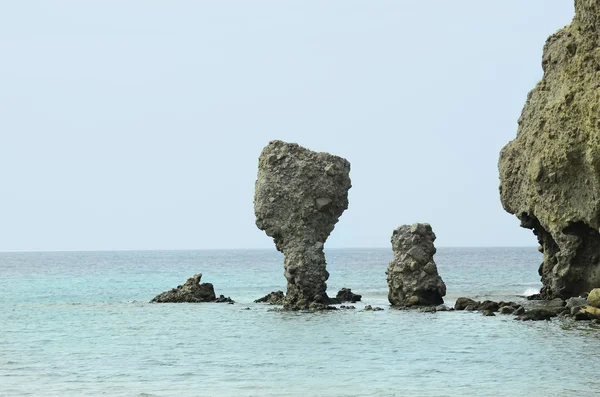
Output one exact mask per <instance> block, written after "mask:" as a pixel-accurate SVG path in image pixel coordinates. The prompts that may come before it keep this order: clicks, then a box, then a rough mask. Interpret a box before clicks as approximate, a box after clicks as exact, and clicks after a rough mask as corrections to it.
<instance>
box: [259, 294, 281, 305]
mask: <svg viewBox="0 0 600 397" xmlns="http://www.w3.org/2000/svg"><path fill="white" fill-rule="evenodd" d="M284 299H285V295H284V294H283V291H273V292H271V293H269V294H267V295H265V296H263V297H262V298H259V299H257V300H255V301H254V302H255V303H268V304H269V305H283V301H284Z"/></svg>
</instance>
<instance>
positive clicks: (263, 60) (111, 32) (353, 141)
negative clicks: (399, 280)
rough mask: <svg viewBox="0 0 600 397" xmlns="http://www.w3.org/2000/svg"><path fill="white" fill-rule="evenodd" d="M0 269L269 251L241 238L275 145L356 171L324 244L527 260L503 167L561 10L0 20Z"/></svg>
mask: <svg viewBox="0 0 600 397" xmlns="http://www.w3.org/2000/svg"><path fill="white" fill-rule="evenodd" d="M1 9H2V11H3V12H1V13H0V21H1V22H2V23H1V24H0V49H1V50H2V52H3V53H4V59H5V61H4V62H3V63H2V64H0V75H1V76H3V78H2V83H3V84H2V87H3V89H2V90H1V91H0V104H1V105H2V108H3V109H4V114H3V117H2V119H1V120H0V130H1V131H2V141H1V142H0V169H1V170H2V171H0V173H1V175H2V183H1V184H0V211H1V212H0V214H1V215H2V227H0V251H2V252H15V251H112V250H128V251H129V250H133V251H136V250H161V251H162V250H188V249H191V250H206V249H273V250H274V249H275V247H274V244H273V242H272V239H271V238H269V237H267V236H266V235H265V234H264V232H262V231H260V230H258V229H257V227H256V226H255V224H254V213H253V202H252V200H253V194H254V181H255V180H256V172H257V163H258V156H259V154H260V151H261V150H262V148H263V147H264V146H265V145H266V144H267V143H268V142H269V141H270V140H273V139H281V140H285V141H291V142H297V143H299V144H300V145H302V146H304V147H307V148H309V149H312V150H315V151H326V152H330V153H332V154H335V155H339V156H342V157H344V158H346V159H348V160H349V161H350V163H351V167H352V170H351V174H350V176H351V179H352V186H353V187H352V189H350V192H349V201H350V205H349V208H348V210H346V212H345V213H344V214H343V215H342V216H341V218H340V222H339V223H338V224H337V225H336V227H335V230H334V231H333V233H332V234H331V236H330V237H329V239H328V241H327V243H326V249H331V248H387V247H390V243H389V241H390V236H391V233H392V231H393V230H394V229H395V228H396V227H398V226H400V225H402V224H407V223H408V224H410V223H414V222H417V221H418V222H428V223H430V224H431V225H432V227H433V230H434V232H435V233H436V235H437V240H436V246H438V247H440V248H443V247H447V248H450V247H534V246H536V245H537V242H536V238H535V236H534V235H533V234H532V233H531V231H529V230H526V229H522V228H520V227H519V221H518V219H517V218H516V217H514V216H513V215H510V214H508V213H506V212H505V211H504V210H503V209H502V205H501V203H500V199H499V194H498V185H499V180H498V171H497V161H498V154H499V152H500V149H501V148H502V146H504V145H505V144H506V143H508V142H509V141H510V140H511V139H514V138H515V136H516V131H517V119H518V117H519V114H520V112H521V109H522V107H523V104H524V103H525V99H526V96H527V93H528V92H529V90H531V89H533V88H534V86H535V84H536V83H537V82H538V81H539V79H540V78H541V76H542V69H541V54H542V48H543V45H544V43H545V40H546V38H547V37H548V36H549V35H551V34H552V33H554V32H555V31H556V30H558V29H560V28H562V27H563V26H564V25H566V24H568V23H570V21H571V19H572V17H573V2H572V1H568V2H565V1H559V0H531V1H528V2H522V1H517V0H509V1H504V2H481V1H478V0H461V1H457V2H443V1H439V0H438V1H432V2H420V3H405V2H393V1H379V2H361V1H357V0H351V1H344V2H342V1H339V0H338V1H332V2H325V3H323V2H305V1H299V0H294V1H289V2H277V1H275V0H270V1H266V0H262V1H256V2H242V1H227V2H216V3H215V2H195V1H191V0H189V1H175V2H169V3H165V2H160V1H143V2H142V1H140V0H138V1H131V2H127V3H122V2H116V1H107V2H102V3H87V2H78V1H72V0H71V1H45V2H37V3H36V5H35V7H32V6H31V5H30V3H26V2H10V3H7V4H4V5H3V6H2V7H1Z"/></svg>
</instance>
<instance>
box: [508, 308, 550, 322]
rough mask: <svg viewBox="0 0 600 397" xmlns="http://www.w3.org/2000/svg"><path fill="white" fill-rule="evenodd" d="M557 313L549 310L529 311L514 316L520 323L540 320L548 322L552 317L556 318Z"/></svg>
mask: <svg viewBox="0 0 600 397" xmlns="http://www.w3.org/2000/svg"><path fill="white" fill-rule="evenodd" d="M557 315H558V313H556V312H555V311H551V310H546V309H530V310H526V311H525V313H523V314H521V315H519V316H516V317H515V320H520V321H542V320H550V319H551V318H553V317H556V316H557Z"/></svg>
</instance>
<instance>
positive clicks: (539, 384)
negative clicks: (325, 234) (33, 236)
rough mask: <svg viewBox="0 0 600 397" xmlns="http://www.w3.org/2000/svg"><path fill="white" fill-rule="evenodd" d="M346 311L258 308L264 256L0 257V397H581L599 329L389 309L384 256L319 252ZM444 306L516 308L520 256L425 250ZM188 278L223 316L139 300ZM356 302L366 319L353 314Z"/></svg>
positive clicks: (527, 271) (533, 274)
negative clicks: (350, 297)
mask: <svg viewBox="0 0 600 397" xmlns="http://www.w3.org/2000/svg"><path fill="white" fill-rule="evenodd" d="M326 256H327V268H328V270H329V273H330V278H329V280H328V292H329V295H330V296H335V294H336V292H337V291H338V290H339V289H340V288H342V287H348V288H351V289H352V291H353V292H355V293H359V294H362V296H363V299H362V301H361V302H358V303H356V304H354V306H355V307H356V308H355V309H353V310H337V311H327V312H321V313H308V312H279V311H271V310H270V309H272V308H273V307H272V306H269V305H266V304H258V303H253V301H254V300H255V299H257V298H260V297H262V296H264V295H266V294H267V293H269V292H271V291H275V290H283V291H285V286H286V282H285V278H284V276H283V257H282V255H281V254H279V253H278V252H276V251H275V250H274V249H273V250H219V251H216V250H215V251H210V250H206V251H116V252H4V253H0V396H2V397H5V396H44V397H54V396H129V397H155V396H156V397H166V396H173V397H175V396H176V397H186V396H257V397H264V396H303V397H304V396H403V397H404V396H596V395H599V394H600V377H599V376H598V368H599V367H600V329H598V326H597V325H594V324H590V323H588V322H582V323H574V322H570V321H568V320H565V319H558V318H557V319H553V320H552V321H540V322H521V321H515V320H514V317H513V316H510V315H500V314H498V315H497V316H495V317H484V316H482V315H481V313H478V312H464V311H463V312H458V311H457V312H437V313H422V312H417V311H401V310H395V309H391V308H390V306H389V303H388V302H387V283H386V276H385V270H386V268H387V264H388V262H389V261H390V260H391V258H392V253H391V250H390V249H327V248H326ZM435 260H436V263H437V265H438V270H439V273H440V275H441V276H442V278H443V279H444V281H445V283H446V285H447V290H448V292H447V296H446V297H445V301H446V304H447V305H449V306H452V305H453V304H454V301H455V300H456V299H457V298H458V297H460V296H467V297H471V298H474V299H477V300H485V299H492V300H512V301H521V300H524V299H525V296H526V295H530V294H533V293H535V292H537V291H538V290H539V288H540V287H541V284H540V281H539V279H540V277H539V275H538V273H537V269H538V267H539V264H540V262H541V260H542V258H541V255H540V254H539V253H538V252H537V250H536V248H533V247H531V248H439V249H438V251H437V254H436V255H435ZM196 273H202V274H203V277H202V281H203V282H210V283H213V284H214V286H215V291H216V293H217V295H220V294H223V295H225V296H230V297H231V298H232V299H234V300H235V302H236V303H235V304H233V305H231V304H226V303H200V304H185V303H182V304H151V303H149V301H150V300H151V299H152V298H153V297H154V296H155V295H157V294H159V293H161V292H163V291H165V290H168V289H171V288H173V287H176V286H177V285H180V284H183V283H184V282H185V281H186V279H187V278H188V277H191V276H193V275H194V274H196ZM365 305H372V306H379V307H382V308H383V309H384V310H382V311H364V310H363V308H364V307H365Z"/></svg>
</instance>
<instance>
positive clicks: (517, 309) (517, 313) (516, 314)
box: [513, 306, 525, 316]
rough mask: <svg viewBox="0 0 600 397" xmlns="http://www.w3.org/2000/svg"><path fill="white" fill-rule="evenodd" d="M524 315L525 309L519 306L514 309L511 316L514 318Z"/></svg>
mask: <svg viewBox="0 0 600 397" xmlns="http://www.w3.org/2000/svg"><path fill="white" fill-rule="evenodd" d="M523 313H525V308H524V307H523V306H519V307H517V308H516V309H515V311H514V312H513V314H514V315H515V316H520V315H521V314H523Z"/></svg>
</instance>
